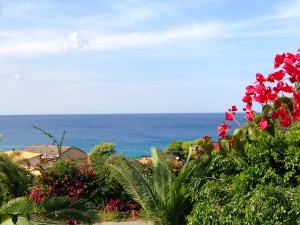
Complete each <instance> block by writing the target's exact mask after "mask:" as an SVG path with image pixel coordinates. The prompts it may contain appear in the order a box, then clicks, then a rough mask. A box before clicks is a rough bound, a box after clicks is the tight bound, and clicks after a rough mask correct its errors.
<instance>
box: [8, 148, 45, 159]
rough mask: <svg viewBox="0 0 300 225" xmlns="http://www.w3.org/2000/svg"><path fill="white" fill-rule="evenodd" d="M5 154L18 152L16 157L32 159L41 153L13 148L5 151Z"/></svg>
mask: <svg viewBox="0 0 300 225" xmlns="http://www.w3.org/2000/svg"><path fill="white" fill-rule="evenodd" d="M3 153H4V154H8V155H12V154H15V153H16V156H15V158H16V159H17V160H19V159H32V158H35V157H38V156H40V155H41V153H35V152H27V151H20V150H11V151H6V152H3Z"/></svg>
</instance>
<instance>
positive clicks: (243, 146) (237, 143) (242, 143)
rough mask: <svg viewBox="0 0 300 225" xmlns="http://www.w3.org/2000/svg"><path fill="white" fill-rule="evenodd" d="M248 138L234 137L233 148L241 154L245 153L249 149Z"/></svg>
mask: <svg viewBox="0 0 300 225" xmlns="http://www.w3.org/2000/svg"><path fill="white" fill-rule="evenodd" d="M248 144H249V143H248V140H247V138H242V139H234V142H233V148H234V150H236V151H237V152H238V153H239V154H241V155H245V153H246V151H247V149H248Z"/></svg>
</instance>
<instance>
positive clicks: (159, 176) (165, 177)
mask: <svg viewBox="0 0 300 225" xmlns="http://www.w3.org/2000/svg"><path fill="white" fill-rule="evenodd" d="M153 184H154V188H155V191H156V192H157V194H158V195H159V197H160V199H161V201H162V202H165V201H168V199H169V197H170V192H171V189H172V177H171V170H170V168H169V167H168V166H167V165H166V163H165V162H159V163H158V164H157V165H156V167H154V173H153Z"/></svg>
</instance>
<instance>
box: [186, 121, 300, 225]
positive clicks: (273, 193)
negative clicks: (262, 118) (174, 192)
mask: <svg viewBox="0 0 300 225" xmlns="http://www.w3.org/2000/svg"><path fill="white" fill-rule="evenodd" d="M235 135H240V133H239V132H238V133H236V134H235ZM256 138H257V140H259V141H255V142H251V144H249V146H248V148H247V150H245V153H244V154H239V152H237V151H231V152H228V157H226V158H222V157H220V155H218V154H215V153H213V154H212V157H213V162H212V164H211V166H210V168H209V169H208V171H207V174H206V178H205V179H204V180H203V179H201V180H200V179H193V180H192V182H191V184H190V187H191V190H192V200H193V202H194V204H195V206H194V208H193V210H192V213H191V214H190V215H189V216H188V224H299V221H300V215H299V213H298V212H299V184H300V183H299V182H300V179H299V178H300V176H299V175H300V155H299V154H300V152H299V148H300V125H299V123H296V124H295V125H294V126H293V127H291V128H290V129H287V130H285V132H277V133H276V138H275V137H273V136H270V135H268V134H267V133H266V132H264V131H256V132H255V139H256ZM224 148H226V145H225V144H224Z"/></svg>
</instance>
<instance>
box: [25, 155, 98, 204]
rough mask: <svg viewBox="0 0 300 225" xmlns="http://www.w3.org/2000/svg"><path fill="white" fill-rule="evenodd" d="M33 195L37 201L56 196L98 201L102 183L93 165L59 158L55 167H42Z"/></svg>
mask: <svg viewBox="0 0 300 225" xmlns="http://www.w3.org/2000/svg"><path fill="white" fill-rule="evenodd" d="M40 172H41V176H39V177H37V180H36V187H35V188H34V189H33V191H32V193H31V196H32V197H33V198H34V200H35V201H40V200H41V199H43V198H48V197H54V196H66V197H76V198H84V199H87V200H89V201H92V202H97V200H98V199H99V197H100V196H99V195H100V194H99V192H100V191H101V183H100V182H99V178H98V176H97V175H96V174H95V171H94V169H93V167H92V166H90V165H84V164H77V163H76V162H74V161H62V160H59V161H57V162H56V163H55V164H54V167H53V168H47V169H43V168H40Z"/></svg>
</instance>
